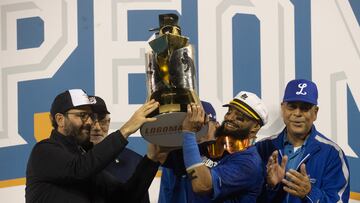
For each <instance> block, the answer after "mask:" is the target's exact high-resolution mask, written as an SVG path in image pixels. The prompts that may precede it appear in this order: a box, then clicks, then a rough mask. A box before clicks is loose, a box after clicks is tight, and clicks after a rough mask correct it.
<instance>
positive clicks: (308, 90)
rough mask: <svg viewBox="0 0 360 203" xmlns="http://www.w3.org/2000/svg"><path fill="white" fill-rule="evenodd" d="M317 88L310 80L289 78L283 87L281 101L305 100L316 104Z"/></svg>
mask: <svg viewBox="0 0 360 203" xmlns="http://www.w3.org/2000/svg"><path fill="white" fill-rule="evenodd" d="M317 99H318V90H317V87H316V84H315V83H314V82H312V81H310V80H305V79H296V80H291V81H290V82H289V83H288V84H287V85H286V88H285V93H284V98H283V102H296V101H301V102H307V103H310V104H314V105H317V104H318V102H317Z"/></svg>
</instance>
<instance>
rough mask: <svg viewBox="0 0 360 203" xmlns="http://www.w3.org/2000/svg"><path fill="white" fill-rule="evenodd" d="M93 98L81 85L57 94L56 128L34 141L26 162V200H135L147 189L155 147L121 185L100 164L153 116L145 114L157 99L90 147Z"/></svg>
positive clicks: (111, 157)
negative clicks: (45, 137)
mask: <svg viewBox="0 0 360 203" xmlns="http://www.w3.org/2000/svg"><path fill="white" fill-rule="evenodd" d="M96 103H97V102H96V99H95V97H89V96H88V95H87V94H86V93H85V92H84V91H83V90H81V89H72V90H67V91H65V92H63V93H61V94H59V95H58V96H57V97H56V98H55V100H54V102H53V104H52V106H51V112H50V113H51V120H52V124H53V127H54V129H53V131H52V132H51V135H50V138H49V139H45V140H43V141H41V142H39V143H37V144H36V145H35V146H34V148H33V150H32V152H31V155H30V158H29V161H28V166H27V171H26V178H27V181H26V194H25V198H26V202H77V203H82V202H119V201H121V202H139V201H140V200H139V194H144V193H146V191H147V189H148V187H149V186H150V184H151V182H152V180H153V178H154V176H155V174H156V171H157V169H158V166H159V160H160V159H161V158H160V157H162V156H163V154H161V153H158V151H156V150H151V149H150V150H149V153H148V154H147V156H146V157H145V158H144V159H143V160H142V161H141V162H140V163H139V165H138V167H137V170H136V172H135V174H134V175H133V176H132V177H131V179H130V180H129V181H127V183H125V184H122V183H120V182H119V181H118V180H117V179H116V178H114V177H113V176H112V175H111V174H110V173H108V172H106V171H105V170H103V169H105V168H106V166H108V165H109V163H111V162H112V161H113V160H114V159H115V158H116V157H117V155H118V154H119V153H120V152H121V151H122V150H123V149H124V148H125V146H126V144H127V143H128V141H127V140H126V139H127V137H128V136H129V135H131V134H132V133H134V132H135V131H136V130H137V129H138V128H139V127H140V126H141V125H142V124H143V123H146V122H152V121H155V120H156V119H155V118H147V117H146V116H147V115H148V114H149V113H151V112H152V111H153V110H155V109H156V108H157V107H158V106H159V104H158V102H155V101H154V100H152V101H149V102H147V103H145V104H144V105H143V106H141V107H140V108H139V109H138V110H137V111H136V112H135V113H134V114H133V115H132V117H131V118H130V119H129V120H128V121H127V122H126V123H125V124H124V125H123V126H122V127H121V128H120V129H119V130H117V131H115V132H113V133H111V134H110V135H109V136H107V137H106V138H105V139H104V140H103V141H102V142H101V143H99V144H97V145H96V146H94V147H92V144H91V142H90V129H91V125H92V124H93V119H94V115H95V114H94V113H93V108H95V107H96ZM152 149H155V147H153V148H152ZM140 198H141V197H140Z"/></svg>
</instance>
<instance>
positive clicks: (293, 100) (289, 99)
mask: <svg viewBox="0 0 360 203" xmlns="http://www.w3.org/2000/svg"><path fill="white" fill-rule="evenodd" d="M283 102H306V103H309V104H313V105H317V102H314V101H311V100H308V99H305V98H303V99H299V98H288V99H284V100H283Z"/></svg>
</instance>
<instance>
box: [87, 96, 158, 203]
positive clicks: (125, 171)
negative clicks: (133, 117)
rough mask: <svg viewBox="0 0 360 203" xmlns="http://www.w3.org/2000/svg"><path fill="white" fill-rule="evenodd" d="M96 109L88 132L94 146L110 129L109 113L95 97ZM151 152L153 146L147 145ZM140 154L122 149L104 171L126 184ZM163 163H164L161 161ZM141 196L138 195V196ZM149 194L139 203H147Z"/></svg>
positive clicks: (100, 99)
mask: <svg viewBox="0 0 360 203" xmlns="http://www.w3.org/2000/svg"><path fill="white" fill-rule="evenodd" d="M95 99H96V104H97V105H96V107H95V108H93V110H94V113H95V115H96V116H95V117H96V118H94V120H93V124H92V126H91V131H90V141H91V142H92V143H93V144H94V145H96V144H99V143H100V142H101V141H103V140H104V139H105V138H106V137H107V136H108V133H109V128H110V120H111V118H110V112H109V110H108V109H107V107H106V103H105V101H104V100H103V99H102V98H101V97H98V96H95ZM149 145H150V147H149V150H151V149H152V148H151V147H152V146H153V144H149ZM146 158H147V157H146V156H145V157H142V156H141V155H140V154H138V153H136V152H134V151H132V150H131V149H128V148H124V149H123V151H122V152H120V154H119V155H118V156H117V157H116V158H115V159H114V161H112V162H111V163H110V164H109V165H108V166H107V167H106V169H105V170H106V171H107V172H109V173H110V174H111V175H113V176H115V177H116V178H117V179H118V180H119V181H120V182H122V183H126V182H127V181H128V180H129V179H130V178H131V176H132V175H133V174H134V172H135V171H136V168H137V167H138V164H139V163H140V162H141V160H142V159H146ZM163 162H164V161H163ZM140 195H141V194H139V196H140ZM149 202H150V199H149V194H148V192H146V193H145V194H144V195H143V198H142V199H141V203H149Z"/></svg>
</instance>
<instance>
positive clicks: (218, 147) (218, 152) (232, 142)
mask: <svg viewBox="0 0 360 203" xmlns="http://www.w3.org/2000/svg"><path fill="white" fill-rule="evenodd" d="M254 141H255V138H248V139H242V140H241V139H238V138H234V137H232V136H227V135H225V136H224V135H222V136H220V137H218V138H217V139H216V140H215V141H214V142H213V143H211V144H209V145H208V146H207V150H208V153H209V156H210V158H220V157H221V156H222V155H223V154H224V151H227V152H229V153H230V154H233V153H235V152H240V151H244V150H246V149H247V148H248V147H250V146H251V145H253V143H254Z"/></svg>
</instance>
